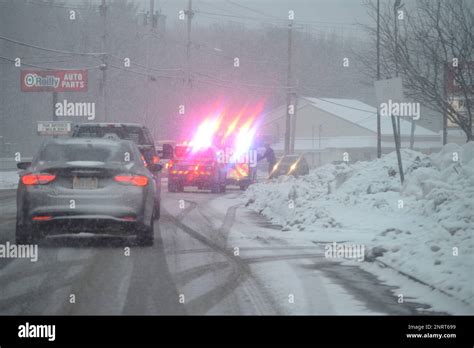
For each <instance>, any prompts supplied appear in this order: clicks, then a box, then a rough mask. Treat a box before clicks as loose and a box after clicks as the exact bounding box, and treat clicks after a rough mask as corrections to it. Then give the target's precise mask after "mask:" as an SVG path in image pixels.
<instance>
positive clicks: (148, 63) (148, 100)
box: [144, 0, 155, 124]
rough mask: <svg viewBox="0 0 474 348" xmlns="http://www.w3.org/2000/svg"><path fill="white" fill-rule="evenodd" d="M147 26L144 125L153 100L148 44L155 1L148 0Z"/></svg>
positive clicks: (153, 24) (152, 23) (152, 29)
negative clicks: (148, 32) (148, 27)
mask: <svg viewBox="0 0 474 348" xmlns="http://www.w3.org/2000/svg"><path fill="white" fill-rule="evenodd" d="M147 19H148V21H147V22H148V24H149V25H150V36H149V37H148V38H147V39H146V57H145V59H146V69H147V76H146V82H145V93H146V96H147V98H146V102H145V120H144V123H145V124H148V119H149V117H150V109H151V108H150V106H151V105H150V103H151V101H152V100H153V98H151V97H150V94H151V92H150V90H151V88H150V87H151V86H150V78H151V77H150V42H151V39H152V36H153V34H154V28H155V0H150V13H149V16H148V18H147Z"/></svg>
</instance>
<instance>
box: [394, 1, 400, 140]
mask: <svg viewBox="0 0 474 348" xmlns="http://www.w3.org/2000/svg"><path fill="white" fill-rule="evenodd" d="M400 3H401V0H395V3H394V5H393V19H394V25H395V35H394V36H395V38H394V39H395V77H398V18H397V16H398V9H399V8H400V7H401V5H400ZM397 133H398V136H397V137H396V138H397V141H398V147H401V142H402V140H401V138H402V135H401V133H400V116H397Z"/></svg>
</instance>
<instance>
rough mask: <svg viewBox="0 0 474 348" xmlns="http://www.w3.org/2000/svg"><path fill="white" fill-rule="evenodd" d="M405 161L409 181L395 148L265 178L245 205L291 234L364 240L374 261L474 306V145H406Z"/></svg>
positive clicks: (368, 256) (369, 258) (248, 195)
mask: <svg viewBox="0 0 474 348" xmlns="http://www.w3.org/2000/svg"><path fill="white" fill-rule="evenodd" d="M402 158H403V166H404V172H405V182H404V184H403V186H402V185H400V179H399V175H398V164H397V157H396V154H395V153H391V154H388V155H385V156H383V157H382V158H381V159H377V160H374V161H370V162H357V163H355V164H352V165H347V164H338V165H332V164H328V165H325V166H323V167H320V168H317V169H315V170H312V171H311V172H310V174H309V175H307V176H305V177H301V178H297V179H296V178H293V177H280V178H278V179H275V180H273V181H267V182H262V183H258V184H255V185H252V186H251V187H250V188H249V189H248V190H247V192H246V193H245V195H244V202H245V203H246V205H247V206H249V207H250V208H252V209H254V210H256V211H258V212H260V213H262V214H264V215H265V216H267V217H268V218H269V219H270V220H272V222H273V223H276V224H279V225H281V226H282V231H283V233H285V232H286V233H292V232H293V234H295V233H294V232H295V231H297V232H299V233H300V234H301V236H302V238H311V239H313V240H315V239H317V240H319V241H322V240H324V241H327V242H332V241H341V240H342V241H350V242H352V243H361V244H364V245H365V249H366V262H371V261H373V260H374V259H377V260H380V261H382V262H384V263H386V264H388V265H389V266H391V267H394V268H396V269H398V270H400V271H402V272H405V273H408V274H410V275H411V276H413V277H415V278H418V279H420V280H422V281H423V282H425V283H428V284H430V285H433V286H435V287H436V288H438V289H440V290H442V291H444V292H446V293H449V294H450V295H452V296H454V297H456V298H458V299H461V300H463V301H465V302H468V303H474V285H473V282H474V281H473V279H472V278H473V272H472V267H473V266H474V242H473V240H474V238H473V234H474V142H470V143H467V144H465V145H463V146H458V145H456V144H448V145H446V146H444V147H443V148H442V150H441V151H440V152H439V153H437V154H433V155H430V156H427V155H424V154H422V153H419V152H416V151H411V150H408V149H404V150H402ZM302 232H308V233H302ZM374 251H375V252H374Z"/></svg>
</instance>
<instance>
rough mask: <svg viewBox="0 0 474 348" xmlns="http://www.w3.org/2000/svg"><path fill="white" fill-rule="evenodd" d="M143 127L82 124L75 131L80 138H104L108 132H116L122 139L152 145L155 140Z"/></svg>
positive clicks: (75, 134)
mask: <svg viewBox="0 0 474 348" xmlns="http://www.w3.org/2000/svg"><path fill="white" fill-rule="evenodd" d="M145 133H147V132H144V130H143V128H139V127H100V126H81V127H78V129H77V130H76V131H75V132H74V135H73V136H75V137H79V138H103V137H104V136H105V135H107V134H115V135H117V136H118V137H119V138H120V139H123V140H130V141H133V142H134V143H135V144H137V145H152V144H153V141H152V139H149V138H150V135H149V134H145Z"/></svg>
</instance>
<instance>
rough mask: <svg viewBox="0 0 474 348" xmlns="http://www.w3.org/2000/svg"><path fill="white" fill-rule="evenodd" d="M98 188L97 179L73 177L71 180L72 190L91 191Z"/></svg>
mask: <svg viewBox="0 0 474 348" xmlns="http://www.w3.org/2000/svg"><path fill="white" fill-rule="evenodd" d="M97 187H99V180H98V179H97V178H80V177H77V176H75V177H74V179H73V180H72V188H73V189H77V190H93V189H96V188H97Z"/></svg>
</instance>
